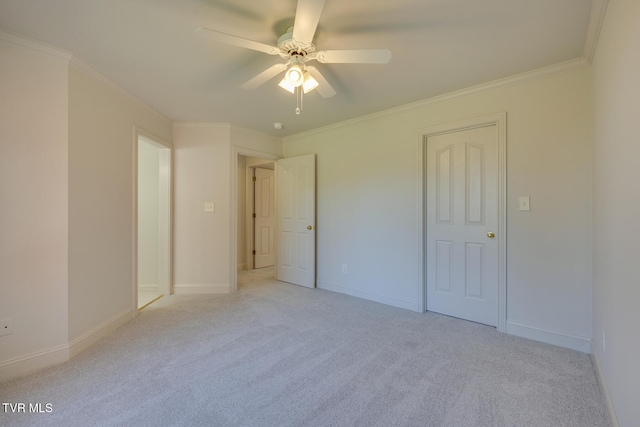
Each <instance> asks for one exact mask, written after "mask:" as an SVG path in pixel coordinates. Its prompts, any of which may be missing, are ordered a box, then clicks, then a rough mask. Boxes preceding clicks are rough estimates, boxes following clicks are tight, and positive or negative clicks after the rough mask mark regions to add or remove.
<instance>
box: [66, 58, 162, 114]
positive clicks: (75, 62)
mask: <svg viewBox="0 0 640 427" xmlns="http://www.w3.org/2000/svg"><path fill="white" fill-rule="evenodd" d="M69 66H70V67H73V68H75V69H76V70H78V71H80V72H82V73H84V74H86V75H88V76H89V77H91V78H93V79H94V80H96V81H98V82H100V83H102V84H104V85H105V86H107V87H108V88H109V89H111V90H113V91H114V92H116V93H117V94H118V95H120V96H121V97H123V98H124V99H126V100H128V101H129V102H131V103H132V104H134V105H136V106H137V107H139V108H142V109H143V110H145V111H146V112H148V113H150V114H151V115H153V116H155V117H156V118H158V119H160V120H162V121H164V122H166V123H169V124H172V123H173V122H172V121H171V120H170V119H169V118H167V117H165V116H164V115H162V114H161V113H160V112H158V111H157V110H156V109H154V108H153V107H151V106H149V105H148V104H146V103H144V102H143V101H141V100H140V99H138V98H136V97H135V96H134V95H132V94H131V93H130V92H127V91H126V90H124V89H123V88H121V87H120V86H118V85H117V84H116V83H114V82H113V81H112V80H110V79H109V78H107V77H105V76H104V75H103V74H101V73H100V72H99V71H98V70H96V69H95V68H93V67H92V66H91V65H89V64H88V63H86V62H85V61H84V60H83V59H82V58H80V57H79V56H77V55H72V56H71V60H70V61H69Z"/></svg>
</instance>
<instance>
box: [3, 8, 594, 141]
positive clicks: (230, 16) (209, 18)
mask: <svg viewBox="0 0 640 427" xmlns="http://www.w3.org/2000/svg"><path fill="white" fill-rule="evenodd" d="M591 3H592V0H393V1H390V0H366V1H365V0H353V1H346V0H326V3H325V6H324V10H323V13H322V16H321V18H320V24H319V26H318V30H317V32H316V37H315V39H314V42H315V44H316V46H317V48H318V49H369V48H388V49H391V51H392V55H393V58H392V59H391V62H390V63H389V64H386V65H372V64H358V65H352V64H318V63H314V64H313V65H315V66H316V67H317V68H318V69H319V70H320V71H321V72H322V73H323V75H324V76H325V78H326V79H327V80H328V81H329V82H330V83H331V85H332V86H333V87H334V89H335V90H336V91H337V95H335V96H334V97H332V98H327V99H324V98H322V97H320V96H319V95H318V94H317V93H315V91H314V92H311V93H309V94H307V95H305V98H304V111H303V112H302V114H300V115H299V116H296V115H295V113H294V109H295V97H294V96H293V95H292V94H290V93H288V92H286V91H284V90H283V89H281V88H279V87H278V85H277V83H278V78H274V79H273V80H270V81H268V82H267V83H265V84H264V85H262V86H260V87H259V88H257V89H254V90H244V89H241V88H240V86H241V85H242V84H243V83H244V82H246V81H247V80H249V79H250V78H252V77H253V76H255V75H256V74H258V73H260V72H261V71H263V70H264V69H266V68H267V67H269V66H271V65H273V64H275V63H278V62H281V59H280V58H279V57H277V56H269V55H266V54H264V53H260V52H256V51H252V50H247V49H242V48H239V47H235V46H230V45H225V44H221V43H216V42H213V41H210V40H206V39H203V38H201V37H198V36H197V35H196V34H195V32H194V30H195V29H196V28H197V27H200V26H202V27H207V28H211V29H215V30H218V31H221V32H225V33H230V34H233V35H237V36H239V37H243V38H247V39H251V40H256V41H259V42H262V43H266V44H269V45H275V44H276V41H277V38H278V36H279V35H280V34H282V33H284V31H285V30H286V28H287V27H288V26H289V25H292V24H293V18H294V16H295V10H296V0H260V1H258V0H0V30H3V31H6V32H10V33H14V34H17V35H19V36H23V37H27V38H30V39H34V40H37V41H41V42H44V43H47V44H50V45H53V46H56V47H59V48H62V49H65V50H68V51H70V52H72V53H73V54H74V55H76V56H78V57H79V58H81V59H82V60H84V61H85V62H86V63H88V64H89V65H91V66H92V67H93V68H95V69H97V70H98V71H99V72H100V73H102V74H103V75H104V76H106V77H107V78H109V79H110V80H112V81H114V82H115V83H116V84H118V85H119V86H121V87H122V88H124V89H125V90H127V91H128V92H130V93H131V94H133V95H134V96H135V97H137V98H138V99H140V100H141V101H143V102H145V103H146V104H148V105H150V106H151V107H153V108H155V109H156V110H157V111H159V112H160V113H161V114H163V115H164V116H166V117H167V118H169V119H171V120H173V121H180V122H215V123H232V124H234V125H237V126H240V127H244V128H248V129H253V130H256V131H259V132H264V133H269V134H272V135H280V136H285V135H290V134H294V133H298V132H302V131H305V130H309V129H314V128H317V127H320V126H324V125H328V124H331V123H335V122H340V121H343V120H347V119H350V118H354V117H358V116H362V115H365V114H368V113H373V112H376V111H381V110H385V109H389V108H393V107H397V106H400V105H404V104H407V103H410V102H414V101H419V100H422V99H426V98H429V97H432V96H436V95H440V94H443V93H447V92H452V91H455V90H459V89H463V88H466V87H470V86H474V85H477V84H480V83H485V82H488V81H492V80H496V79H499V78H502V77H507V76H511V75H514V74H518V73H522V72H525V71H529V70H532V69H536V68H540V67H544V66H547V65H551V64H555V63H558V62H562V61H566V60H570V59H575V58H579V57H582V55H583V49H584V45H585V37H586V35H587V26H588V23H589V16H590V11H591ZM274 122H281V123H283V124H284V129H282V130H275V129H274V128H273V125H272V124H273V123H274Z"/></svg>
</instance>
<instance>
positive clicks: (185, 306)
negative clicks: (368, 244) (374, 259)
mask: <svg viewBox="0 0 640 427" xmlns="http://www.w3.org/2000/svg"><path fill="white" fill-rule="evenodd" d="M254 273H255V274H258V272H254ZM265 274H267V271H265ZM270 274H272V273H270ZM267 277H268V275H267ZM241 282H242V283H241V285H239V291H238V292H237V293H235V294H232V295H207V296H203V295H194V296H175V295H174V296H165V297H164V298H161V299H160V300H159V301H157V302H155V303H154V304H152V305H150V306H148V307H147V308H145V309H144V310H143V311H142V312H141V314H140V316H139V317H138V318H136V319H135V320H134V321H131V322H129V323H128V324H126V325H124V326H123V327H121V328H120V329H118V330H117V331H116V332H115V333H113V334H111V335H110V336H108V337H106V338H105V339H104V340H102V341H101V342H99V343H97V344H96V345H94V346H93V347H91V348H89V349H88V350H86V351H85V352H83V353H82V354H80V355H79V356H77V357H76V358H74V359H73V360H71V361H70V362H68V363H65V364H63V365H60V366H57V367H54V368H51V369H46V370H43V371H40V372H37V373H34V374H31V375H28V376H26V377H22V378H19V379H16V380H12V381H9V382H5V383H1V384H0V400H2V402H10V403H17V402H23V403H41V404H43V405H45V404H47V403H49V404H50V405H51V408H52V411H51V412H49V413H35V414H34V413H11V412H9V413H7V412H4V413H0V425H2V426H134V425H135V426H199V425H203V426H385V427H386V426H452V427H464V426H544V427H549V426H576V427H586V426H609V425H610V424H609V422H608V419H607V415H606V411H605V405H604V402H603V398H602V396H601V394H600V390H599V387H598V384H597V381H596V377H595V374H594V370H593V367H592V365H591V360H590V357H589V355H587V354H583V353H579V352H576V351H572V350H567V349H564V348H559V347H554V346H550V345H546V344H541V343H538V342H534V341H530V340H526V339H522V338H517V337H513V336H509V335H505V334H501V333H498V332H496V331H495V329H494V328H490V327H487V326H483V325H478V324H475V323H471V322H466V321H462V320H458V319H454V318H450V317H446V316H442V315H437V314H433V313H414V312H411V311H407V310H402V309H397V308H393V307H389V306H385V305H381V304H377V303H374V302H370V301H365V300H361V299H358V298H354V297H350V296H346V295H341V294H337V293H332V292H327V291H322V290H318V289H307V288H302V287H298V286H294V285H289V284H285V283H280V282H277V281H275V280H273V279H268V278H266V279H262V280H259V281H257V282H251V281H250V280H248V281H244V278H243V279H242V280H241Z"/></svg>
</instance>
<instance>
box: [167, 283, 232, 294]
mask: <svg viewBox="0 0 640 427" xmlns="http://www.w3.org/2000/svg"><path fill="white" fill-rule="evenodd" d="M229 292H230V290H229V285H189V284H175V285H173V293H174V294H175V295H194V294H228V293H229Z"/></svg>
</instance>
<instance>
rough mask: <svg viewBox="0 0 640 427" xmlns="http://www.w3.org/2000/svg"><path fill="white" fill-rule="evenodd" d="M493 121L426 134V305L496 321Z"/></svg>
mask: <svg viewBox="0 0 640 427" xmlns="http://www.w3.org/2000/svg"><path fill="white" fill-rule="evenodd" d="M496 132H497V127H496V126H495V125H492V126H486V127H481V128H475V129H470V130H464V131H459V132H452V133H447V134H443V135H437V136H433V137H429V138H427V143H426V145H427V147H426V151H427V177H426V180H427V182H426V188H427V197H426V198H427V220H426V221H427V224H426V229H427V238H426V242H427V243H426V246H427V247H426V256H427V259H426V261H427V262H426V264H427V310H429V311H435V312H439V313H442V314H447V315H450V316H455V317H459V318H462V319H467V320H472V321H475V322H479V323H484V324H487V325H492V326H496V325H497V321H498V239H493V238H489V237H488V234H487V233H489V232H494V233H495V232H496V231H497V226H498V197H497V185H498V174H497V167H498V161H497V133H496Z"/></svg>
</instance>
